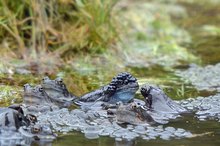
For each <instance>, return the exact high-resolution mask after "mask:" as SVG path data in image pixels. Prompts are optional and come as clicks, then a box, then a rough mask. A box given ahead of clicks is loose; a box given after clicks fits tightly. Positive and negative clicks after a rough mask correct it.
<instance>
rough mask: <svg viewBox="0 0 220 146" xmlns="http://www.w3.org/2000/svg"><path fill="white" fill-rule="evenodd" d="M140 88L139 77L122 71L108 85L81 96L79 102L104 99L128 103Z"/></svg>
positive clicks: (110, 101)
mask: <svg viewBox="0 0 220 146" xmlns="http://www.w3.org/2000/svg"><path fill="white" fill-rule="evenodd" d="M138 88H139V85H138V83H137V79H136V78H135V77H133V76H132V75H131V74H130V73H127V72H122V73H119V74H118V75H117V76H116V77H114V78H113V79H112V81H111V82H110V83H109V84H108V85H105V86H103V87H101V88H100V89H97V90H95V91H92V92H89V93H87V94H85V95H83V96H81V97H80V99H79V102H94V101H104V102H108V103H116V102H118V101H121V102H123V103H127V102H130V101H131V100H132V99H133V97H134V95H135V93H136V91H137V90H138Z"/></svg>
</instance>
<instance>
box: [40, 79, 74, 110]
mask: <svg viewBox="0 0 220 146" xmlns="http://www.w3.org/2000/svg"><path fill="white" fill-rule="evenodd" d="M41 85H42V87H43V89H44V90H45V92H46V93H47V94H48V96H49V97H50V99H51V100H52V102H54V103H56V104H57V105H58V106H59V107H69V106H71V105H72V104H73V101H74V100H76V99H77V97H76V96H75V95H73V94H71V93H70V92H69V91H68V89H67V88H66V85H65V83H64V82H63V79H62V78H56V79H55V80H51V79H50V78H49V77H44V78H43V79H42V82H41Z"/></svg>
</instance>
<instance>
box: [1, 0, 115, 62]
mask: <svg viewBox="0 0 220 146" xmlns="http://www.w3.org/2000/svg"><path fill="white" fill-rule="evenodd" d="M115 3H116V0H113V1H104V0H94V1H90V0H75V1H73V0H57V1H56V0H50V1H44V0H33V1H30V0H16V1H4V0H0V48H1V50H2V51H3V50H6V51H5V52H10V54H11V56H12V57H17V58H22V59H30V58H31V59H38V58H39V56H44V54H46V55H47V54H48V52H53V53H55V54H58V55H59V56H60V55H62V56H63V57H66V56H69V55H70V54H75V52H86V53H88V52H89V53H92V52H95V53H97V52H102V51H103V50H106V49H108V48H109V46H110V45H111V44H114V42H115V40H116V38H117V37H116V36H117V33H116V31H115V28H114V26H113V22H112V20H113V19H112V17H111V11H112V8H113V6H114V4H115ZM8 54H9V53H7V55H8ZM52 56H53V55H52Z"/></svg>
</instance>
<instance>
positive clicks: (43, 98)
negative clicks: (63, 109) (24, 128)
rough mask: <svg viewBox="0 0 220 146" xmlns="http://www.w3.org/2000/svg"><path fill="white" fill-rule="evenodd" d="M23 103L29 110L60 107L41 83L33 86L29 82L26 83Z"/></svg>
mask: <svg viewBox="0 0 220 146" xmlns="http://www.w3.org/2000/svg"><path fill="white" fill-rule="evenodd" d="M23 105H24V107H25V109H26V110H27V111H29V112H46V111H51V110H53V109H58V106H57V105H56V104H55V103H53V101H52V100H51V98H50V97H49V96H48V94H47V93H46V92H45V91H44V89H43V88H42V86H41V85H37V86H35V87H32V86H31V85H29V84H25V85H24V97H23Z"/></svg>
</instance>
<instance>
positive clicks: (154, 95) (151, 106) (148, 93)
mask: <svg viewBox="0 0 220 146" xmlns="http://www.w3.org/2000/svg"><path fill="white" fill-rule="evenodd" d="M140 91H141V94H142V95H143V96H144V101H145V106H146V108H147V109H148V110H150V111H155V112H160V113H171V114H172V113H173V114H180V113H186V112H188V111H187V110H186V109H185V108H184V107H182V106H181V105H179V104H178V103H176V102H175V101H173V100H172V99H171V98H169V97H168V96H167V95H166V94H165V93H164V91H163V90H162V89H161V88H159V87H157V86H155V85H147V84H145V85H144V86H142V87H141V89H140Z"/></svg>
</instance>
